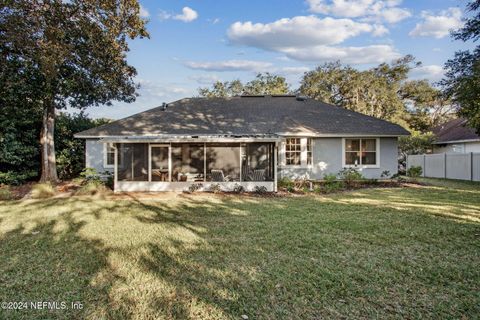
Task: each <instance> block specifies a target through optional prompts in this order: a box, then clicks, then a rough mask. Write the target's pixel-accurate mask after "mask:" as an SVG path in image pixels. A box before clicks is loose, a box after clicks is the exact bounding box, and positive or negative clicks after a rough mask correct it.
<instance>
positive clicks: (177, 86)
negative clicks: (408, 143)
mask: <svg viewBox="0 0 480 320" xmlns="http://www.w3.org/2000/svg"><path fill="white" fill-rule="evenodd" d="M465 4H466V1H462V0H416V1H415V0H404V1H401V0H298V1H296V0H257V1H249V0H244V1H230V0H222V1H219V0H189V1H187V0H185V1H183V0H161V1H159V0H141V6H142V10H141V15H142V16H143V17H144V18H145V19H147V20H148V24H147V28H148V31H149V33H150V39H142V40H138V39H137V40H134V41H132V42H131V44H130V49H131V51H130V52H129V53H128V61H129V63H130V64H131V65H133V66H135V67H136V69H137V71H138V76H137V79H136V81H137V82H138V83H139V84H140V85H141V89H140V90H139V92H138V93H139V94H140V96H139V97H138V98H137V101H136V102H134V103H130V104H126V103H118V102H114V104H113V106H110V107H107V106H102V107H92V108H89V109H88V110H87V113H88V114H89V115H91V116H93V117H107V118H112V119H118V118H122V117H125V116H128V115H131V114H134V113H138V112H141V111H144V110H147V109H150V108H153V107H156V106H158V105H161V103H162V102H169V101H173V100H176V99H180V98H183V97H189V96H193V95H196V94H197V89H198V88H199V87H205V86H209V85H211V84H212V83H213V82H214V81H215V80H221V81H227V80H233V79H237V78H238V79H241V80H244V81H248V80H250V79H252V78H253V77H254V76H255V74H256V73H258V72H265V71H269V72H272V73H276V74H280V75H283V76H285V77H286V78H287V80H288V81H289V82H290V83H291V84H292V88H296V87H297V86H298V81H299V79H300V78H301V75H302V74H303V72H305V71H308V70H311V69H313V68H315V66H317V65H319V64H322V63H324V62H328V61H335V60H340V61H342V62H344V63H348V64H350V65H352V66H354V67H357V68H359V69H365V68H368V67H371V66H374V65H377V64H378V63H381V62H389V61H391V60H392V59H395V58H398V57H400V56H402V55H406V54H413V55H414V56H415V57H416V58H417V59H418V60H419V61H422V63H423V66H422V67H421V68H419V69H417V70H415V71H414V72H412V78H426V79H429V80H431V81H437V80H439V79H440V78H441V76H442V66H443V63H444V62H445V61H446V60H447V59H449V58H450V57H452V56H453V53H454V52H455V51H456V50H459V49H464V48H465V49H467V48H469V47H471V44H463V43H461V42H459V41H453V40H452V39H451V38H450V36H449V32H448V31H449V30H450V29H455V28H458V27H460V26H461V25H462V18H463V17H464V7H465Z"/></svg>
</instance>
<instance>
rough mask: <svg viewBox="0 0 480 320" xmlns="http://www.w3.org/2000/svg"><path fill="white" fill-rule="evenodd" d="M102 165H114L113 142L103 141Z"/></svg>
mask: <svg viewBox="0 0 480 320" xmlns="http://www.w3.org/2000/svg"><path fill="white" fill-rule="evenodd" d="M104 153H105V154H104V157H103V167H104V168H113V167H114V166H115V147H114V145H113V143H105V147H104Z"/></svg>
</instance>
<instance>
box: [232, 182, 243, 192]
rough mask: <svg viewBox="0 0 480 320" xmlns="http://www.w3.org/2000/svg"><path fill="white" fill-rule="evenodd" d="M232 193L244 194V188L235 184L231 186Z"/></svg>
mask: <svg viewBox="0 0 480 320" xmlns="http://www.w3.org/2000/svg"><path fill="white" fill-rule="evenodd" d="M233 192H235V193H243V192H245V188H244V187H243V186H242V185H240V184H238V183H235V185H234V186H233Z"/></svg>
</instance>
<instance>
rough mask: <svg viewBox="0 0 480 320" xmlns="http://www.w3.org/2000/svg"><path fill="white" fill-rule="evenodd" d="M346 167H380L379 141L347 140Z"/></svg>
mask: <svg viewBox="0 0 480 320" xmlns="http://www.w3.org/2000/svg"><path fill="white" fill-rule="evenodd" d="M345 165H346V166H357V165H358V166H376V165H378V163H377V139H345Z"/></svg>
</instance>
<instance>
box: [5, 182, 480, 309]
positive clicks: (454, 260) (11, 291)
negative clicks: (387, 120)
mask: <svg viewBox="0 0 480 320" xmlns="http://www.w3.org/2000/svg"><path fill="white" fill-rule="evenodd" d="M0 261H1V263H0V301H65V302H68V304H70V302H72V301H80V302H81V303H82V304H83V305H84V308H83V309H82V310H81V311H78V310H71V309H68V310H58V311H48V310H36V311H35V310H22V311H17V312H13V311H5V310H0V318H1V319H4V318H7V319H29V318H32V319H33V318H35V319H38V318H44V319H52V318H60V319H61V318H65V319H71V318H87V319H129V318H132V319H173V318H175V319H241V316H242V315H247V316H248V317H249V319H319V318H342V319H345V318H348V319H351V318H393V319H404V318H409V319H413V318H431V319H440V318H443V319H445V318H450V319H452V318H464V319H469V318H470V319H473V318H476V317H478V315H479V314H480V268H479V266H480V188H479V187H478V186H477V185H472V184H462V183H457V184H456V185H455V188H452V187H451V186H449V185H448V186H445V185H442V184H441V183H439V182H438V181H435V186H426V187H425V186H420V187H415V188H413V187H412V188H392V189H368V190H360V191H356V192H345V193H339V194H335V195H329V196H314V195H311V196H294V197H285V198H259V197H251V196H238V195H237V196H235V195H232V196H222V195H207V194H194V195H183V194H179V195H175V196H171V197H170V198H167V197H165V196H161V197H159V198H158V199H153V200H152V199H150V200H146V199H136V198H133V197H132V198H131V199H118V198H114V199H110V200H108V199H107V200H105V199H103V200H102V199H100V198H92V197H72V198H70V199H60V198H53V199H45V200H28V201H3V202H0Z"/></svg>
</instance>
